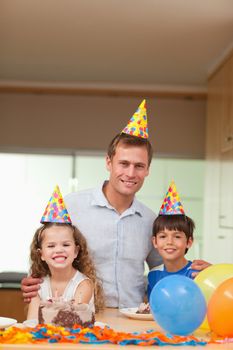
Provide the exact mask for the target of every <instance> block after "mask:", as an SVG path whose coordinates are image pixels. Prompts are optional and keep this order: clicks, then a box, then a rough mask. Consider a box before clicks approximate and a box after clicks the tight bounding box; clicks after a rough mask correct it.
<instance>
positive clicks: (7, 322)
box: [0, 317, 17, 328]
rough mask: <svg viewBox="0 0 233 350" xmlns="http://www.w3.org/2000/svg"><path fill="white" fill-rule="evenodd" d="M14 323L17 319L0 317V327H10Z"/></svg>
mask: <svg viewBox="0 0 233 350" xmlns="http://www.w3.org/2000/svg"><path fill="white" fill-rule="evenodd" d="M16 323H17V320H15V319H14V318H8V317H0V328H6V327H10V326H13V324H16Z"/></svg>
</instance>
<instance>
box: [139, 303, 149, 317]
mask: <svg viewBox="0 0 233 350" xmlns="http://www.w3.org/2000/svg"><path fill="white" fill-rule="evenodd" d="M136 313H137V314H150V305H149V303H147V304H146V303H141V304H140V305H139V308H138V310H137V311H136Z"/></svg>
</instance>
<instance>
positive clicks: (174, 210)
mask: <svg viewBox="0 0 233 350" xmlns="http://www.w3.org/2000/svg"><path fill="white" fill-rule="evenodd" d="M159 215H185V212H184V208H183V205H182V204H181V201H180V197H179V195H178V193H177V189H176V185H175V182H174V181H172V182H171V184H170V186H169V188H168V191H167V193H166V196H165V198H164V200H163V204H162V206H161V208H160V210H159Z"/></svg>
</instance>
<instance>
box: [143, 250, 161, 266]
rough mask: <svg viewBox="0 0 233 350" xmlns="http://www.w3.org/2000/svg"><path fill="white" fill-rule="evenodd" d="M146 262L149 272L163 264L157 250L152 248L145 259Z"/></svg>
mask: <svg viewBox="0 0 233 350" xmlns="http://www.w3.org/2000/svg"><path fill="white" fill-rule="evenodd" d="M146 262H147V264H148V266H149V269H150V270H151V269H152V268H153V267H155V266H159V265H161V264H162V263H163V260H162V258H161V256H160V255H159V253H158V251H157V249H155V248H154V247H153V248H152V249H151V251H150V253H149V255H148V256H147V258H146Z"/></svg>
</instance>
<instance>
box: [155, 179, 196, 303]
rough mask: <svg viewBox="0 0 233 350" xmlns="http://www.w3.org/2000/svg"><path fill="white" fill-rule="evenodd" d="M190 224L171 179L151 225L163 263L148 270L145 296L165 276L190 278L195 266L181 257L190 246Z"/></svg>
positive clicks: (191, 236) (191, 224)
mask: <svg viewBox="0 0 233 350" xmlns="http://www.w3.org/2000/svg"><path fill="white" fill-rule="evenodd" d="M194 228H195V224H194V222H193V220H192V219H191V218H189V217H188V216H186V215H185V213H184V209H183V206H182V204H181V202H180V199H179V196H178V193H177V190H176V186H175V183H174V182H172V183H171V185H170V187H169V189H168V192H167V194H166V197H165V199H164V202H163V204H162V206H161V208H160V211H159V216H158V217H157V218H156V219H155V221H154V225H153V237H152V242H153V245H154V247H155V248H156V249H157V250H158V252H159V254H160V255H161V257H162V259H163V265H160V266H158V267H156V268H155V269H152V270H151V271H150V272H149V274H148V298H149V296H150V293H151V290H152V288H153V287H154V286H155V284H156V283H157V282H158V281H159V280H161V279H162V278H164V277H166V276H170V275H172V274H180V275H184V276H187V277H189V278H193V277H192V273H193V272H195V270H192V269H191V268H190V266H191V264H192V262H191V261H188V260H187V259H186V258H185V254H186V253H187V251H188V249H189V248H190V247H191V246H192V243H193V231H194Z"/></svg>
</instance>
